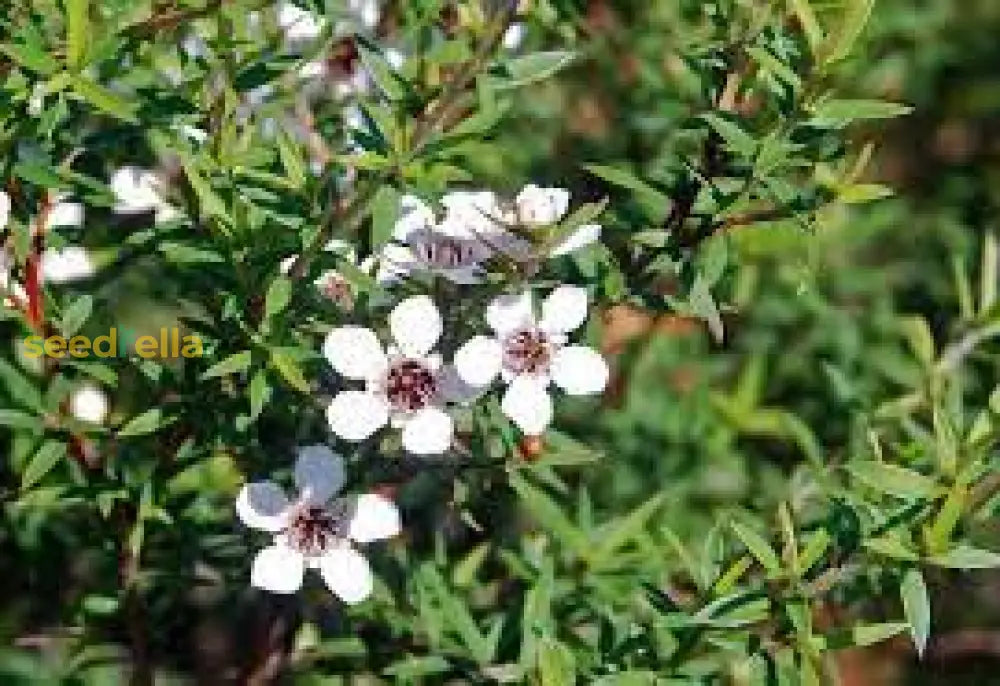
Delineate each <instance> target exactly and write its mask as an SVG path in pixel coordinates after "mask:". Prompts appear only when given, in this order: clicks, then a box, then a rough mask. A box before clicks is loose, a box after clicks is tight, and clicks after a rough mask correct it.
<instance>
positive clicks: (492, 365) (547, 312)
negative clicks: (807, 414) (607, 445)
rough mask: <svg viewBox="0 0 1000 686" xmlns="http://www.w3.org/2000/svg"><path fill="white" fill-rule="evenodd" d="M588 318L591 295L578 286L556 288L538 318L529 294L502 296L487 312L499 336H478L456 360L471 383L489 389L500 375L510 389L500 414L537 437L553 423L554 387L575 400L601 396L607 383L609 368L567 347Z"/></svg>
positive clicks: (588, 353) (597, 356)
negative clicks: (551, 393)
mask: <svg viewBox="0 0 1000 686" xmlns="http://www.w3.org/2000/svg"><path fill="white" fill-rule="evenodd" d="M586 318H587V292H586V291H585V290H584V289H582V288H577V287H575V286H560V287H558V288H556V289H555V290H554V291H552V293H550V294H549V296H548V297H547V298H546V299H545V300H544V301H543V303H542V311H541V317H537V316H536V315H535V310H534V304H533V298H532V296H531V294H530V293H528V292H525V293H521V294H519V295H503V296H500V297H499V298H497V299H495V300H494V301H493V302H492V303H490V305H489V306H488V307H487V310H486V320H487V323H488V324H489V326H490V328H491V329H493V331H494V336H476V337H475V338H472V339H471V340H469V341H468V342H467V343H466V344H465V345H463V346H462V347H461V348H460V349H459V350H458V352H457V353H456V354H455V368H456V370H457V371H458V374H459V376H460V377H461V378H462V379H463V380H464V381H466V383H468V384H470V385H473V386H480V387H482V386H486V385H488V384H490V383H492V381H493V380H494V379H495V378H496V377H497V376H498V375H499V376H500V377H501V378H502V379H503V381H505V382H506V383H508V384H509V385H508V387H507V390H506V392H505V393H504V397H503V401H502V403H501V408H502V410H503V412H504V414H505V415H507V417H509V418H510V419H511V420H512V421H513V422H514V423H515V424H517V426H518V427H519V428H520V429H521V430H522V431H523V432H524V433H525V434H528V435H538V434H541V433H543V432H544V431H545V428H546V427H547V426H548V425H549V423H550V422H551V421H552V399H551V397H550V396H549V393H548V391H547V389H548V386H549V384H550V383H552V382H554V383H555V384H556V385H557V386H559V387H560V388H562V389H563V391H565V392H566V393H568V394H570V395H592V394H596V393H600V392H601V391H603V390H604V387H605V386H606V385H607V383H608V376H609V372H608V365H607V363H606V362H605V361H604V358H603V357H601V356H600V354H598V353H597V352H596V351H594V350H593V349H591V348H588V347H585V346H580V345H568V344H567V334H569V333H570V332H571V331H574V330H575V329H577V328H579V327H580V326H581V325H582V324H583V323H584V321H585V320H586Z"/></svg>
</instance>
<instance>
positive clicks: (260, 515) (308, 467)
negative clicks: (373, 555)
mask: <svg viewBox="0 0 1000 686" xmlns="http://www.w3.org/2000/svg"><path fill="white" fill-rule="evenodd" d="M294 477H295V485H296V487H297V488H298V491H299V494H298V497H297V498H296V499H295V500H289V498H288V497H287V496H286V495H285V492H284V491H283V490H282V488H281V487H280V486H278V485H277V484H275V483H273V482H270V481H261V482H255V483H250V484H247V485H245V486H244V487H243V490H241V491H240V494H239V497H238V498H237V499H236V512H237V514H238V515H239V517H240V519H241V520H243V523H244V524H246V525H247V526H249V527H251V528H253V529H259V530H261V531H267V532H269V533H272V534H274V542H273V543H272V544H271V545H270V546H269V547H267V548H264V549H263V550H261V551H260V552H258V553H257V556H256V558H255V559H254V561H253V569H252V571H251V573H250V583H251V584H252V585H253V586H255V587H257V588H260V589H263V590H265V591H271V592H272V593H294V592H295V591H297V590H299V588H300V587H301V586H302V579H303V576H304V575H305V570H306V569H307V568H309V569H316V570H318V571H319V574H320V576H321V577H323V581H324V582H325V583H326V585H327V587H328V588H329V589H330V590H331V591H332V592H333V593H334V594H335V595H337V596H338V597H339V598H340V599H341V600H343V601H344V602H345V603H359V602H361V601H362V600H364V599H365V598H367V597H368V595H369V594H370V593H371V590H372V572H371V568H370V567H369V566H368V561H367V560H366V559H365V558H364V557H363V556H362V555H361V554H360V553H359V552H358V551H357V550H355V549H354V546H353V544H354V543H370V542H372V541H378V540H382V539H386V538H391V537H393V536H395V535H396V534H398V533H399V529H400V523H399V511H398V510H397V509H396V506H395V505H394V504H393V503H392V502H390V501H388V500H386V499H385V498H382V497H381V496H379V495H376V494H373V493H370V494H366V495H361V496H358V497H354V498H337V499H335V500H334V499H333V497H334V496H335V495H337V493H339V492H340V489H341V488H342V487H343V485H344V460H343V458H342V457H340V456H339V455H337V454H335V453H334V452H333V451H332V450H330V449H329V448H327V447H326V446H324V445H313V446H308V447H305V448H302V449H300V450H299V456H298V460H297V461H296V463H295V470H294Z"/></svg>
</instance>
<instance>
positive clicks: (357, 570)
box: [319, 545, 374, 605]
mask: <svg viewBox="0 0 1000 686" xmlns="http://www.w3.org/2000/svg"><path fill="white" fill-rule="evenodd" d="M319 573H320V575H321V576H322V577H323V581H324V582H325V583H326V586H327V588H329V589H330V591H331V592H332V593H333V594H334V595H336V596H337V597H338V598H340V599H341V600H343V601H344V602H345V603H348V604H349V605H353V604H354V603H360V602H361V601H362V600H364V599H365V598H367V597H368V596H369V595H371V592H372V587H373V586H374V582H373V580H372V570H371V567H370V566H368V560H366V559H365V558H364V557H363V556H362V555H361V554H360V553H358V552H357V551H356V550H354V549H353V548H350V547H349V546H346V545H345V546H341V547H339V548H334V549H333V550H329V551H327V552H326V554H324V555H323V557H321V558H320V560H319Z"/></svg>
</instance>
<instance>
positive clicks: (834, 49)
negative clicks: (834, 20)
mask: <svg viewBox="0 0 1000 686" xmlns="http://www.w3.org/2000/svg"><path fill="white" fill-rule="evenodd" d="M846 5H847V6H846V7H845V8H844V18H843V20H842V21H841V23H840V26H839V27H837V31H836V32H835V33H833V34H831V35H830V37H829V40H828V42H827V47H826V50H825V51H824V52H825V53H826V59H825V60H824V62H825V63H826V64H833V63H834V62H839V61H840V60H843V59H846V58H847V57H848V56H850V54H851V50H852V49H853V48H854V44H855V43H856V42H857V40H858V37H859V36H860V35H861V32H862V31H864V29H865V25H866V24H867V23H868V18H869V17H870V16H871V13H872V8H873V7H874V6H875V0H847V2H846Z"/></svg>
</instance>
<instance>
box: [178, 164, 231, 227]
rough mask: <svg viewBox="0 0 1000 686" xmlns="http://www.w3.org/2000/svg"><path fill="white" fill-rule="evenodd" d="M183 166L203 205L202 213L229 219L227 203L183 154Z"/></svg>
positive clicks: (207, 215)
mask: <svg viewBox="0 0 1000 686" xmlns="http://www.w3.org/2000/svg"><path fill="white" fill-rule="evenodd" d="M181 166H182V167H184V174H185V175H186V176H187V179H188V183H190V184H191V188H192V189H193V190H194V192H195V195H197V196H198V204H199V206H200V207H201V212H202V215H203V216H205V217H221V218H223V219H228V213H227V212H226V204H225V203H224V202H223V201H222V198H220V197H219V196H218V194H216V192H215V191H214V190H213V189H212V186H211V184H209V183H208V181H206V180H205V179H204V177H202V175H201V173H200V172H199V171H198V169H197V168H196V167H195V165H194V163H193V162H192V161H191V160H190V159H189V158H187V157H186V156H183V155H182V156H181Z"/></svg>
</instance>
